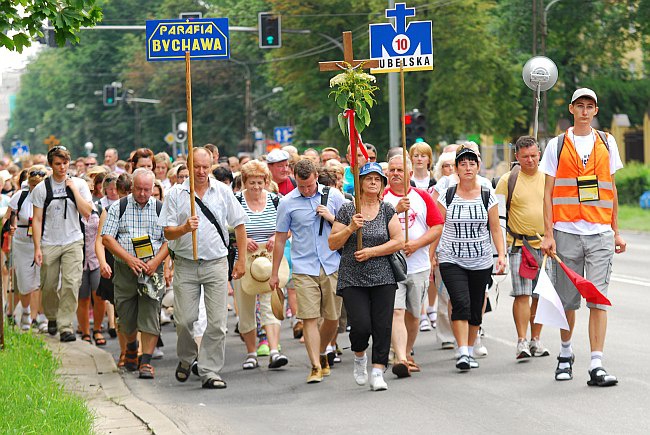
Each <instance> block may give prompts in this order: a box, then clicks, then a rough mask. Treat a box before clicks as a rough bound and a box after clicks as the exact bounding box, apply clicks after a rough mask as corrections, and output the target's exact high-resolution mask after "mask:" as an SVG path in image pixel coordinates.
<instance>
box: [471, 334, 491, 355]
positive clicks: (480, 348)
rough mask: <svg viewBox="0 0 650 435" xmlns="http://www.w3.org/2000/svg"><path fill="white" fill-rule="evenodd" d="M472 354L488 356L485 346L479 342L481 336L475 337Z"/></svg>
mask: <svg viewBox="0 0 650 435" xmlns="http://www.w3.org/2000/svg"><path fill="white" fill-rule="evenodd" d="M474 356H475V357H476V358H484V357H486V356H488V350H487V348H486V347H485V346H484V345H483V343H481V337H480V336H479V337H476V341H474Z"/></svg>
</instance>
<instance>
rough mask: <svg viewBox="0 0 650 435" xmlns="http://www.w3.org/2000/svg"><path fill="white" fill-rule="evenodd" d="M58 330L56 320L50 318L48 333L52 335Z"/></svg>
mask: <svg viewBox="0 0 650 435" xmlns="http://www.w3.org/2000/svg"><path fill="white" fill-rule="evenodd" d="M56 331H57V326H56V320H48V322H47V333H48V334H50V335H56Z"/></svg>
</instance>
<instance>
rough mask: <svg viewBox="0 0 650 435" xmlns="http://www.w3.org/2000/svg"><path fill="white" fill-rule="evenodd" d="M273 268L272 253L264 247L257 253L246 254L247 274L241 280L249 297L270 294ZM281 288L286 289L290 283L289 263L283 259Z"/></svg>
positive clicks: (280, 276) (279, 275) (280, 277)
mask: <svg viewBox="0 0 650 435" xmlns="http://www.w3.org/2000/svg"><path fill="white" fill-rule="evenodd" d="M272 268H273V257H272V253H271V252H268V251H267V250H266V249H265V248H264V247H260V248H258V249H257V251H255V252H246V273H245V274H244V276H243V277H242V278H241V288H242V290H243V291H244V292H246V293H247V294H249V295H257V294H260V293H268V292H270V291H271V287H269V279H270V278H271V270H272ZM278 278H279V280H280V288H282V287H285V286H286V285H287V282H288V281H289V263H288V262H287V259H286V258H284V257H282V262H281V263H280V269H279V270H278Z"/></svg>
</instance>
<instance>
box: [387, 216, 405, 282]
mask: <svg viewBox="0 0 650 435" xmlns="http://www.w3.org/2000/svg"><path fill="white" fill-rule="evenodd" d="M384 215H385V216H386V235H387V236H388V239H389V240H390V230H389V229H388V221H389V220H388V214H387V213H386V208H385V206H384ZM388 261H389V262H390V267H391V269H393V275H394V276H395V282H402V281H405V280H406V277H407V275H406V272H407V269H406V267H407V266H406V257H404V254H403V253H402V251H397V252H393V253H392V254H390V255H389V256H388Z"/></svg>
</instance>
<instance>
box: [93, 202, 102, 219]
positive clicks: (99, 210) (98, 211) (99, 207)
mask: <svg viewBox="0 0 650 435" xmlns="http://www.w3.org/2000/svg"><path fill="white" fill-rule="evenodd" d="M94 204H95V207H96V208H97V216H101V215H102V210H104V207H103V206H102V202H101V201H100V200H97V201H95V202H94ZM93 213H95V210H93Z"/></svg>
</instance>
